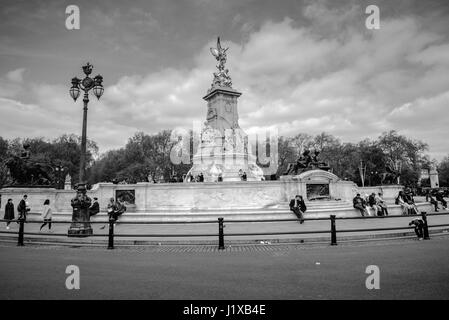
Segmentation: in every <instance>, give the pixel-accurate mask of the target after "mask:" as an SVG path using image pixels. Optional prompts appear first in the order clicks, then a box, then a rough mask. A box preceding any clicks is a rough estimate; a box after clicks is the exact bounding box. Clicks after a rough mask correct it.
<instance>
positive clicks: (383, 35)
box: [0, 0, 449, 158]
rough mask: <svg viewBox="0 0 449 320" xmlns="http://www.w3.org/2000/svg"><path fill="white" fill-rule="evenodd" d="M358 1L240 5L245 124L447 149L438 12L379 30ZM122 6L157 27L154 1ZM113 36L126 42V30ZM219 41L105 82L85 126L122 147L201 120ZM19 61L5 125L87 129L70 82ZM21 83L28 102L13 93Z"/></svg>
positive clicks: (446, 50) (233, 52) (235, 52)
mask: <svg viewBox="0 0 449 320" xmlns="http://www.w3.org/2000/svg"><path fill="white" fill-rule="evenodd" d="M198 1H199V3H201V4H203V3H207V1H204V0H198ZM363 12H364V10H363V8H361V7H360V6H359V5H348V6H341V7H339V8H330V7H329V6H328V5H327V4H325V3H324V2H318V3H312V4H309V5H308V6H306V7H304V10H303V18H304V19H305V20H304V21H300V22H301V23H298V20H299V19H296V20H295V19H293V18H291V17H285V18H284V19H282V20H280V21H264V22H263V23H257V24H256V23H253V22H247V25H246V26H245V23H243V21H242V16H240V15H234V21H232V20H231V23H232V24H233V25H234V26H236V25H239V26H241V27H240V30H241V32H242V34H244V39H245V42H244V43H242V44H238V43H235V42H232V41H229V40H227V39H225V38H223V39H222V42H223V45H225V46H226V47H230V49H229V51H228V62H227V67H228V68H229V70H230V74H231V77H232V79H233V83H234V87H235V88H236V89H238V90H240V91H241V92H242V93H243V94H242V96H241V97H240V98H239V107H238V108H239V114H240V125H241V126H242V128H243V129H244V130H246V131H247V132H255V131H257V130H260V129H262V128H277V129H278V130H279V132H280V134H286V135H290V134H296V133H298V132H306V133H309V134H317V133H320V132H322V131H327V132H329V133H331V134H333V135H336V136H338V137H339V138H340V139H341V140H342V141H353V142H355V141H358V140H360V139H363V138H366V137H370V138H375V137H377V136H378V135H380V134H381V133H382V132H383V131H387V130H392V129H396V130H399V131H400V132H401V133H404V134H408V135H410V136H411V137H413V138H416V139H422V140H424V141H426V142H428V143H429V144H430V147H431V149H430V151H431V153H432V155H433V156H437V157H439V158H442V157H443V156H444V153H445V152H446V153H447V152H448V151H447V142H446V141H445V138H443V137H447V135H448V133H449V129H448V127H447V124H445V121H447V116H446V114H447V107H448V92H447V88H448V87H449V78H448V77H447V74H448V73H449V60H448V57H449V41H448V39H447V35H445V34H442V33H438V31H437V30H438V29H435V30H434V29H432V28H428V24H429V23H432V22H431V21H430V22H429V21H427V20H425V19H422V18H420V17H418V16H412V15H396V16H394V17H386V18H383V20H382V23H381V29H380V30H367V29H366V28H365V24H364V23H365V21H364V15H363ZM361 13H362V14H361ZM123 14H125V13H123V12H119V11H117V15H123ZM126 14H127V15H134V16H135V17H140V19H141V20H139V21H140V22H138V24H142V25H143V24H145V25H146V26H147V27H148V28H150V29H157V28H158V26H159V24H158V22H157V20H154V19H153V18H152V15H151V13H149V12H142V13H138V12H135V10H130V11H129V12H126ZM100 18H101V17H100ZM101 19H102V23H103V24H108V23H111V21H108V20H107V19H106V18H104V17H102V18H101ZM134 27H135V26H134ZM134 40H135V39H132V40H129V41H134ZM105 41H106V40H105ZM114 41H117V45H120V44H123V43H122V42H120V37H118V38H117V39H115V40H114ZM215 41H216V40H215V39H212V38H211V39H210V41H209V42H208V43H207V44H205V45H204V46H202V47H200V48H198V51H197V54H196V55H195V56H194V57H193V58H192V60H193V62H192V63H191V64H190V65H189V67H178V66H176V67H171V68H165V67H161V68H160V69H159V70H158V71H153V72H150V73H146V72H145V69H144V68H142V72H140V73H139V74H129V75H124V76H122V77H121V78H120V79H119V80H118V81H116V82H115V83H114V84H112V85H109V86H107V87H106V88H105V93H104V95H103V97H102V98H101V99H100V101H97V100H96V99H95V98H93V97H92V99H91V102H90V103H89V129H88V134H89V137H90V138H91V139H93V140H95V141H97V142H98V143H99V144H100V148H101V149H100V150H101V151H105V150H107V149H110V148H117V147H121V146H123V144H124V143H125V142H126V140H127V138H128V137H129V136H131V135H132V134H133V133H134V132H136V131H144V132H148V133H153V132H157V131H159V130H162V129H170V128H175V127H184V128H187V129H189V128H192V123H193V121H203V120H205V116H206V110H207V107H206V102H205V101H204V100H202V97H203V96H204V95H205V94H206V91H207V89H208V88H209V87H210V84H211V81H212V73H213V72H214V68H215V63H216V61H215V60H214V58H213V57H212V56H211V55H210V52H209V48H210V47H212V46H214V45H215ZM23 72H24V71H23V70H22V69H17V70H14V71H11V72H10V73H8V74H6V75H5V76H3V77H0V81H1V83H2V86H1V87H0V96H1V97H3V98H2V99H1V100H0V103H1V104H0V110H1V112H2V119H4V120H2V121H3V122H2V124H5V125H6V127H3V128H2V129H1V130H2V131H6V132H8V134H10V135H17V134H18V133H21V132H23V130H24V129H25V128H27V130H29V132H32V133H36V132H39V131H40V130H42V132H47V133H48V135H49V136H50V135H52V134H56V132H61V133H63V132H67V131H71V132H80V126H81V125H80V120H81V109H82V108H81V105H80V102H79V101H78V102H77V103H76V104H73V102H72V101H71V100H70V98H69V96H68V93H67V90H68V88H66V87H64V86H57V85H51V84H29V83H28V84H26V83H23V81H22V80H23V77H22V75H23ZM25 87H27V88H28V89H29V94H30V96H31V97H32V99H31V101H33V103H32V104H24V103H21V102H19V101H20V99H19V98H17V92H18V90H19V89H20V88H25ZM14 108H19V109H20V108H22V109H20V110H21V111H18V112H16V114H15V115H14V116H12V115H11V116H9V115H7V116H5V117H3V115H6V114H7V112H11V113H12V114H14ZM27 108H28V109H27ZM27 110H28V111H27ZM33 110H34V111H33ZM6 111H7V112H6ZM31 111H33V112H31ZM30 112H31V113H30ZM38 113H39V116H38V117H35V114H38ZM47 117H48V118H50V119H47V120H45V119H44V118H47ZM11 119H14V120H15V122H16V124H17V125H16V126H13V125H11ZM36 120H38V121H36ZM8 123H9V125H8ZM18 123H20V124H18ZM15 127H16V128H17V129H15ZM5 128H7V129H8V130H6V129H5Z"/></svg>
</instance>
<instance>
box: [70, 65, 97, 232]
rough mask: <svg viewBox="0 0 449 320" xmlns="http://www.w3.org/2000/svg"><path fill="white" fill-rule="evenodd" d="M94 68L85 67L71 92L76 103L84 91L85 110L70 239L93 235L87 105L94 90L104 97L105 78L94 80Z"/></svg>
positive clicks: (73, 83) (73, 82)
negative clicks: (88, 168) (88, 161)
mask: <svg viewBox="0 0 449 320" xmlns="http://www.w3.org/2000/svg"><path fill="white" fill-rule="evenodd" d="M92 69H93V66H92V65H91V64H90V63H89V62H88V63H87V64H86V65H85V66H83V72H84V74H85V75H86V77H85V78H84V79H83V80H80V79H78V78H76V77H75V78H73V79H72V87H71V88H70V90H69V93H70V96H71V97H72V99H73V100H74V101H76V99H78V97H79V96H80V92H81V90H83V91H84V97H83V102H84V109H83V111H84V112H83V131H82V135H81V156H80V171H79V181H78V185H77V188H76V197H75V198H73V199H72V202H71V204H72V207H73V213H72V224H71V225H70V229H69V231H68V236H69V237H70V236H71V237H87V236H89V235H91V234H92V227H91V226H90V218H89V212H88V209H89V207H90V205H91V199H90V198H89V197H88V196H87V195H86V191H87V190H86V132H87V103H88V102H89V91H90V90H91V89H92V91H93V92H94V95H95V96H96V97H97V99H100V97H101V96H102V95H103V92H104V88H103V77H102V76H100V75H97V76H95V77H94V78H93V79H92V78H91V77H89V76H90V74H91V73H92Z"/></svg>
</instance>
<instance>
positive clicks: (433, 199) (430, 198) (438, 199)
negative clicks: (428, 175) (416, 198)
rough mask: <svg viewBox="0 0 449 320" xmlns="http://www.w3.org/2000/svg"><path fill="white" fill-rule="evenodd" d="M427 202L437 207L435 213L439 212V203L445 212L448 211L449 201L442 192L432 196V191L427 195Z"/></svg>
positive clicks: (439, 191)
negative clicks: (448, 204)
mask: <svg viewBox="0 0 449 320" xmlns="http://www.w3.org/2000/svg"><path fill="white" fill-rule="evenodd" d="M426 201H428V202H430V203H431V204H432V205H433V206H435V211H436V212H438V209H439V207H438V202H441V205H442V206H443V210H447V201H446V200H445V199H444V192H443V191H442V190H438V191H436V192H435V193H434V194H432V193H431V192H430V191H429V192H427V194H426Z"/></svg>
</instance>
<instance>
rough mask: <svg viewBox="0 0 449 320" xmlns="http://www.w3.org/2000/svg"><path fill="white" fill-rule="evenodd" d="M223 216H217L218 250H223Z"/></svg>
mask: <svg viewBox="0 0 449 320" xmlns="http://www.w3.org/2000/svg"><path fill="white" fill-rule="evenodd" d="M223 228H224V225H223V218H218V250H224V248H225V246H224V230H223Z"/></svg>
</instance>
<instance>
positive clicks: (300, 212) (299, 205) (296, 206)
mask: <svg viewBox="0 0 449 320" xmlns="http://www.w3.org/2000/svg"><path fill="white" fill-rule="evenodd" d="M289 207H290V210H291V211H293V213H294V214H295V215H296V216H297V217H298V218H299V223H301V224H303V223H304V212H306V210H307V207H306V203H305V202H304V199H303V198H302V196H300V195H299V194H298V195H296V197H295V199H291V200H290V204H289Z"/></svg>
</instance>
